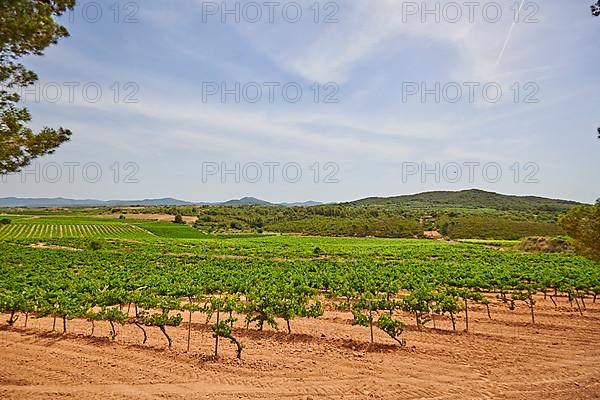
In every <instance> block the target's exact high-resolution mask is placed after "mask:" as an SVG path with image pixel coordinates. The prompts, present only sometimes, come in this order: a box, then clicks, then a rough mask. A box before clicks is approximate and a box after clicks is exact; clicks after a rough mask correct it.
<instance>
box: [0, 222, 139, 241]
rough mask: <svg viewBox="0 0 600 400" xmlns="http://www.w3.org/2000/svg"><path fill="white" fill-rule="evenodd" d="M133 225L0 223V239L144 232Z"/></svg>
mask: <svg viewBox="0 0 600 400" xmlns="http://www.w3.org/2000/svg"><path fill="white" fill-rule="evenodd" d="M144 233H146V232H145V231H144V230H143V229H141V228H139V227H137V226H135V225H125V224H121V225H117V224H103V225H100V224H81V225H77V224H69V225H58V224H12V225H0V240H2V239H53V238H84V237H118V236H121V235H124V234H144Z"/></svg>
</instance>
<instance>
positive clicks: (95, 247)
mask: <svg viewBox="0 0 600 400" xmlns="http://www.w3.org/2000/svg"><path fill="white" fill-rule="evenodd" d="M88 246H89V248H90V250H94V251H97V250H100V249H101V248H102V242H101V241H99V240H92V241H91V242H90V243H89V245H88Z"/></svg>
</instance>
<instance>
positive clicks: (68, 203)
mask: <svg viewBox="0 0 600 400" xmlns="http://www.w3.org/2000/svg"><path fill="white" fill-rule="evenodd" d="M211 204H212V205H222V206H232V207H233V206H248V205H260V206H276V205H281V206H285V207H300V206H302V207H308V206H314V205H319V204H321V203H318V202H316V201H307V202H303V203H281V204H275V203H269V202H268V201H265V200H260V199H257V198H255V197H244V198H241V199H237V200H229V201H225V202H222V203H207V202H199V203H193V202H189V201H183V200H178V199H174V198H171V197H167V198H163V199H144V200H93V199H84V200H76V199H65V198H62V197H57V198H39V199H34V198H18V197H5V198H0V207H4V208H9V207H13V208H17V207H22V208H68V207H126V206H145V207H149V206H191V205H211Z"/></svg>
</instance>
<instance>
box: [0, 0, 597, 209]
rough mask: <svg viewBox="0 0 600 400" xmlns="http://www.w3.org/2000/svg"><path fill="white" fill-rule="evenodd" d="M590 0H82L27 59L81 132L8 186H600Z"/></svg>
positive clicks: (51, 113)
mask: <svg viewBox="0 0 600 400" xmlns="http://www.w3.org/2000/svg"><path fill="white" fill-rule="evenodd" d="M588 3H590V4H591V0H588V1H574V2H565V1H559V0H544V1H543V2H541V1H539V2H538V1H535V2H534V1H524V0H507V1H505V0H499V1H483V2H461V1H459V2H448V1H442V2H434V1H426V2H421V1H419V2H401V1H394V0H377V1H367V0H361V1H356V0H343V1H335V2H330V1H322V2H316V1H315V0H310V1H295V2H293V1H281V2H277V1H272V2H268V1H258V2H252V1H239V2H238V1H225V2H222V1H219V2H203V1H193V0H170V1H164V0H144V1H124V0H121V1H118V2H116V0H105V1H103V0H101V1H87V0H81V1H78V5H77V7H76V9H75V10H74V11H73V12H71V13H69V14H66V15H64V16H63V17H61V21H62V22H63V23H64V25H65V26H67V28H68V29H69V31H70V33H71V37H69V38H66V39H62V40H61V41H60V42H59V43H58V44H57V45H56V46H53V47H51V48H49V49H48V50H47V51H46V52H45V55H44V56H42V57H28V58H26V59H24V60H23V62H24V63H25V65H26V66H27V67H29V68H31V69H33V70H34V71H36V72H37V73H38V75H39V78H40V81H39V84H38V85H37V86H35V87H33V88H29V89H27V90H26V91H25V92H23V93H22V96H23V102H24V105H26V106H27V107H28V108H29V109H30V110H31V112H32V115H33V121H32V126H33V127H35V128H38V129H39V128H41V127H43V126H51V127H59V126H62V127H65V128H69V129H71V130H72V131H73V136H72V139H71V141H70V142H68V143H67V144H65V145H63V146H61V147H60V148H59V149H58V150H57V151H56V152H55V154H52V155H49V156H46V157H43V158H41V159H38V160H36V161H35V162H34V163H33V164H32V165H31V166H30V167H29V168H28V169H27V170H26V171H23V172H21V173H20V174H15V175H11V176H9V177H4V178H0V196H1V197H9V196H15V197H70V198H79V199H81V198H96V199H104V200H107V199H142V198H160V197H175V198H179V199H184V200H189V201H198V202H200V201H224V200H228V199H232V198H240V197H244V196H254V197H258V198H261V199H265V200H268V201H273V202H286V201H288V202H291V201H307V200H315V201H321V202H333V201H349V200H354V199H359V198H363V197H370V196H393V195H400V194H408V193H416V192H422V191H430V190H462V189H468V188H480V189H484V190H490V191H494V192H500V193H506V194H518V195H529V194H533V195H539V196H547V197H552V198H563V199H570V200H577V201H582V202H590V203H591V202H594V201H595V200H596V199H597V198H598V197H600V178H599V174H598V171H600V157H599V155H600V140H598V139H597V133H596V129H597V127H598V126H600V113H599V112H598V105H599V104H600V80H599V79H598V72H597V70H598V65H599V64H600V51H599V50H600V49H599V47H600V42H599V41H598V40H597V36H598V30H599V29H600V18H594V17H592V16H591V14H590V8H589V5H590V4H588Z"/></svg>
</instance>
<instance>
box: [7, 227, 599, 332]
mask: <svg viewBox="0 0 600 400" xmlns="http://www.w3.org/2000/svg"><path fill="white" fill-rule="evenodd" d="M32 221H35V222H32ZM98 239H100V240H98ZM42 240H43V244H44V245H43V246H39V245H38V244H39V243H40V241H42ZM517 243H518V242H516V241H498V240H496V241H485V240H467V241H464V242H452V241H431V240H419V239H383V238H334V237H302V236H286V235H276V236H269V235H245V236H244V235H238V236H235V235H229V236H211V235H206V234H204V233H201V232H200V231H198V230H195V229H194V228H192V227H190V226H187V225H177V224H173V223H169V222H151V221H150V222H149V221H141V220H133V219H127V220H125V221H123V220H113V219H105V220H101V221H99V220H98V219H97V218H94V217H87V216H85V215H80V216H72V215H55V216H44V217H40V218H28V217H25V216H22V217H21V218H15V219H14V222H13V223H11V224H8V225H3V226H1V227H0V270H1V272H2V274H1V275H0V312H3V313H7V314H10V315H12V316H13V317H14V316H15V315H18V314H19V313H26V314H28V315H29V314H33V315H35V316H40V317H41V316H49V315H50V316H54V317H56V318H63V319H64V320H65V322H64V324H65V326H66V324H67V321H68V320H69V319H73V318H85V319H88V320H90V321H95V320H108V321H111V322H113V323H120V324H126V323H133V324H139V325H142V326H143V325H145V326H159V327H161V326H162V327H163V328H164V327H165V326H175V325H179V324H180V323H181V322H182V315H183V314H184V313H185V312H189V311H190V307H192V308H191V310H192V312H198V313H206V314H207V315H212V313H214V312H215V311H216V310H221V309H223V310H225V311H227V310H229V311H231V312H235V313H236V314H237V315H240V316H241V318H243V320H244V322H245V323H246V324H248V325H250V324H252V325H253V326H254V325H255V326H257V327H258V328H260V329H262V327H263V326H264V325H265V324H267V325H271V326H273V327H278V326H280V325H281V323H282V322H285V323H286V324H289V323H290V322H291V321H292V320H294V319H295V318H297V317H319V316H320V315H321V314H322V313H323V301H325V300H327V302H333V303H334V304H335V307H336V308H338V309H341V310H347V311H348V312H352V315H353V316H354V322H355V323H356V324H359V325H364V326H368V325H369V324H374V325H375V326H376V327H378V328H380V329H381V330H383V331H384V332H386V333H388V334H389V335H390V337H392V338H394V339H397V340H398V341H399V343H402V341H401V339H399V337H400V336H401V333H402V331H403V329H404V326H405V324H407V323H409V321H410V320H411V318H415V321H416V324H417V325H419V326H420V325H424V324H426V323H427V322H428V321H429V320H430V318H431V316H433V315H450V316H452V317H453V316H454V315H457V314H459V313H461V312H463V311H465V309H464V305H465V304H468V303H477V304H482V305H485V304H489V301H490V295H492V294H493V295H494V296H495V297H496V298H497V300H496V301H498V302H501V303H504V304H506V305H507V306H508V307H513V306H514V304H515V303H519V302H520V303H522V304H525V305H526V306H528V307H530V308H531V314H532V318H534V314H535V313H534V311H535V302H534V301H533V296H534V295H535V294H539V293H544V294H549V295H550V296H553V295H554V296H555V295H565V296H568V297H569V298H570V299H572V300H574V301H575V302H577V305H579V304H580V303H579V300H578V299H581V301H584V299H587V298H590V297H593V298H594V299H595V297H596V296H597V294H598V293H600V265H599V264H598V263H596V262H594V261H591V260H589V259H586V258H583V257H581V256H578V255H575V254H574V253H571V252H565V253H560V254H542V253H524V252H520V251H517V250H516V247H515V245H516V244H517ZM92 244H93V245H92ZM75 250H77V251H75ZM132 303H133V304H135V305H136V310H138V311H136V315H135V316H132V315H130V314H124V313H123V311H122V310H123V305H128V304H129V305H131V304H132ZM190 304H192V305H193V306H190ZM128 308H129V307H128ZM13 317H11V318H10V319H9V321H12V320H13ZM228 321H229V320H228ZM229 322H231V321H229ZM229 322H228V323H229ZM231 323H233V322H231ZM288 326H291V325H288ZM213 328H214V329H218V330H219V332H221V333H223V334H224V335H225V334H227V332H228V331H227V327H226V326H220V327H219V326H215V327H213Z"/></svg>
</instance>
